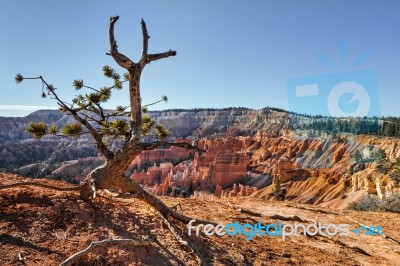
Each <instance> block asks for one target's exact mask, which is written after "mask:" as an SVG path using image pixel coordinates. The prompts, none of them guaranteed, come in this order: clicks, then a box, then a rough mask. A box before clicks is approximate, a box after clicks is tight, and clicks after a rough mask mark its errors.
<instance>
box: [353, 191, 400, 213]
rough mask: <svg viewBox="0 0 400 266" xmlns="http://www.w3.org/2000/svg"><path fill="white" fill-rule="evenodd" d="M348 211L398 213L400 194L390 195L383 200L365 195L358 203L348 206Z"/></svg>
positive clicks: (399, 210) (399, 211)
mask: <svg viewBox="0 0 400 266" xmlns="http://www.w3.org/2000/svg"><path fill="white" fill-rule="evenodd" d="M350 209H352V210H356V211H388V212H397V213H400V193H395V194H392V195H391V196H389V197H387V198H386V199H384V200H381V199H380V198H378V197H376V196H371V195H367V196H365V197H363V198H362V199H360V200H359V201H356V202H353V203H351V204H350Z"/></svg>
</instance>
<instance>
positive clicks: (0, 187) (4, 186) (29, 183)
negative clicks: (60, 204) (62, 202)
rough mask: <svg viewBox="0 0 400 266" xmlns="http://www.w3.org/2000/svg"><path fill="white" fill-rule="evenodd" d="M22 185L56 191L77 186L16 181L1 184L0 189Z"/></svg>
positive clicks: (68, 189)
mask: <svg viewBox="0 0 400 266" xmlns="http://www.w3.org/2000/svg"><path fill="white" fill-rule="evenodd" d="M23 186H34V187H42V188H48V189H54V190H57V191H78V190H79V187H78V186H75V187H57V186H51V185H46V184H41V183H36V182H18V183H12V184H6V185H1V186H0V189H6V188H13V187H23Z"/></svg>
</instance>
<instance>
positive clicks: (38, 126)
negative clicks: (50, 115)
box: [26, 122, 47, 139]
mask: <svg viewBox="0 0 400 266" xmlns="http://www.w3.org/2000/svg"><path fill="white" fill-rule="evenodd" d="M26 131H28V132H29V133H31V134H32V135H33V137H34V138H36V139H40V138H42V137H43V136H44V135H46V134H47V124H46V123H44V122H38V123H35V122H32V123H29V125H28V127H27V128H26Z"/></svg>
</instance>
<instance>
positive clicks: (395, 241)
mask: <svg viewBox="0 0 400 266" xmlns="http://www.w3.org/2000/svg"><path fill="white" fill-rule="evenodd" d="M346 218H347V219H348V220H350V221H352V222H353V223H356V224H358V225H359V226H364V227H365V228H367V229H368V230H371V229H370V227H368V226H366V225H364V224H362V223H359V222H357V221H356V220H353V219H351V218H350V217H349V216H346ZM372 231H374V230H372ZM379 235H381V236H383V237H384V238H386V239H388V240H390V241H392V242H394V243H396V244H400V241H399V240H397V239H394V238H393V237H391V236H388V235H385V234H384V233H380V234H379Z"/></svg>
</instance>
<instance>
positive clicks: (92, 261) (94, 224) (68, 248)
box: [0, 174, 400, 265]
mask: <svg viewBox="0 0 400 266" xmlns="http://www.w3.org/2000/svg"><path fill="white" fill-rule="evenodd" d="M21 181H34V182H39V183H41V184H48V185H53V186H58V187H69V186H71V185H70V184H68V183H64V182H59V181H54V180H46V179H29V178H23V177H18V176H15V175H11V174H0V185H5V184H11V183H15V182H21ZM102 195H104V196H99V197H98V198H96V201H95V202H90V203H87V202H84V201H82V200H81V199H80V198H79V194H78V192H75V191H71V192H61V191H56V190H53V189H47V188H41V187H35V186H23V187H15V188H6V189H0V246H1V247H0V250H1V256H0V265H57V264H60V263H61V262H63V261H64V260H65V259H67V258H68V257H69V256H71V255H72V254H74V253H76V252H78V251H80V250H82V249H84V248H86V247H87V246H88V245H89V244H90V243H91V242H92V241H98V240H103V239H107V238H131V239H136V240H148V241H150V242H151V246H150V247H129V246H121V247H110V248H102V247H99V248H95V249H93V251H92V252H90V253H89V255H86V256H84V257H83V258H82V259H81V260H80V261H79V264H78V265H197V264H198V263H197V261H196V257H195V256H194V255H193V254H191V253H190V251H189V250H187V249H186V248H185V247H183V246H182V245H181V244H180V243H179V242H178V241H177V240H176V239H175V238H174V236H173V235H172V233H171V232H170V231H169V230H168V229H167V228H166V227H165V226H163V223H162V220H161V218H160V217H159V216H158V215H157V214H156V213H155V211H154V210H153V209H152V208H151V207H150V206H148V205H147V204H146V203H144V202H143V201H141V200H139V199H123V198H111V196H105V195H106V194H102ZM162 199H163V201H164V202H165V203H166V204H167V205H169V206H173V205H175V204H177V203H181V205H182V208H183V212H184V213H185V214H186V215H190V216H193V217H199V218H203V219H208V220H212V221H214V222H217V223H224V224H228V223H232V222H239V223H242V224H244V223H250V224H254V223H255V222H257V221H260V222H262V223H264V224H268V223H278V222H279V220H275V219H269V218H265V217H254V216H249V215H248V214H244V213H241V212H239V211H237V210H233V209H232V208H229V207H228V200H229V202H230V203H231V204H233V205H236V206H241V207H242V208H246V209H249V210H252V211H255V212H259V213H262V214H265V215H273V214H279V215H285V216H291V215H298V216H300V217H302V218H305V219H309V220H313V221H316V222H321V223H322V224H328V223H333V224H340V223H346V224H349V226H350V228H357V227H358V225H357V224H355V223H354V222H352V221H351V220H349V219H348V218H346V217H349V218H351V219H353V220H355V221H358V222H359V223H362V224H365V225H370V226H372V225H380V226H381V227H382V228H383V229H384V230H383V232H384V233H385V234H386V235H388V236H390V237H392V238H394V239H397V240H400V230H399V229H400V215H399V214H395V213H382V212H356V211H348V210H341V211H333V210H329V209H321V208H315V206H309V205H302V204H296V203H292V202H277V201H266V200H260V199H254V198H247V197H242V198H234V199H223V200H221V199H220V200H218V199H215V198H213V197H208V198H207V199H206V197H205V198H204V199H180V198H167V197H165V198H162ZM321 210H322V211H321ZM325 212H327V213H325ZM283 223H292V224H293V223H294V222H292V221H289V222H283ZM172 224H173V225H174V227H175V229H176V231H177V232H178V233H179V234H180V235H181V237H182V238H183V239H184V240H187V241H189V242H190V243H191V244H192V246H193V247H194V249H195V250H196V252H197V253H198V254H199V256H200V257H201V259H202V261H203V264H204V265H378V264H379V265H399V263H400V245H399V244H398V243H395V242H393V241H391V240H389V239H387V238H384V237H382V236H365V235H362V236H355V235H350V236H348V237H339V236H334V237H323V236H321V235H317V236H314V237H309V236H303V235H300V236H297V237H294V236H291V237H287V238H286V240H285V241H283V240H282V239H281V237H269V236H267V237H260V236H257V237H255V238H253V239H252V240H250V241H246V240H245V237H244V236H235V237H230V236H227V235H225V236H223V237H217V236H210V237H207V236H205V235H204V234H201V235H200V236H193V235H192V236H188V234H187V227H186V225H184V224H181V223H179V222H176V221H172ZM19 257H20V258H22V260H21V259H20V258H19Z"/></svg>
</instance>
